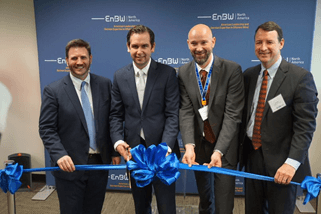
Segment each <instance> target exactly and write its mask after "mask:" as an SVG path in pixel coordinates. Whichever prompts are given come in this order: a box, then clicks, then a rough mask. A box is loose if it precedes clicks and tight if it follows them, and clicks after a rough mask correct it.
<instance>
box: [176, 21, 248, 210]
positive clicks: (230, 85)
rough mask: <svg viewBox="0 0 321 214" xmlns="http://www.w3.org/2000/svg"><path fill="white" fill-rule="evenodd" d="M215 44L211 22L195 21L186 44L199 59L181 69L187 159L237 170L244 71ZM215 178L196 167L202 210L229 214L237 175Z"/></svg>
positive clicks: (192, 161)
mask: <svg viewBox="0 0 321 214" xmlns="http://www.w3.org/2000/svg"><path fill="white" fill-rule="evenodd" d="M215 42H216V38H215V37H213V36H212V31H211V29H210V28H209V27H208V26H206V25H203V24H198V25H195V26H194V27H193V28H192V29H191V30H190V31H189V34H188V40H187V44H188V47H189V49H190V51H191V54H192V56H193V58H194V61H192V62H190V63H188V64H186V65H183V66H182V67H180V68H179V71H178V79H179V85H180V93H181V106H180V111H179V123H180V131H181V134H182V140H183V142H184V145H185V149H186V152H185V155H184V157H183V160H182V161H183V163H187V164H189V165H192V164H205V165H208V167H212V166H216V167H223V168H227V169H236V165H237V151H238V130H239V124H240V123H241V115H242V109H243V105H244V90H243V88H244V86H243V80H242V70H241V67H240V66H239V65H238V64H236V63H235V62H232V61H228V60H225V59H222V58H220V57H218V56H214V55H213V53H212V51H213V48H214V46H215ZM214 177H215V181H213V174H212V173H207V172H196V171H195V178H196V182H197V188H198V192H199V195H200V204H199V213H201V214H202V213H204V214H205V213H210V214H212V213H214V212H215V213H219V214H220V213H224V214H230V213H232V211H233V207H234V192H235V177H233V176H227V175H221V174H215V175H214ZM214 182H215V185H214ZM213 185H214V192H215V200H214V192H213ZM214 201H215V207H214Z"/></svg>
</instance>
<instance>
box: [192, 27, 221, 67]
mask: <svg viewBox="0 0 321 214" xmlns="http://www.w3.org/2000/svg"><path fill="white" fill-rule="evenodd" d="M215 42H216V39H215V37H212V31H211V29H210V28H209V27H208V26H206V25H203V24H199V25H196V26H194V27H193V28H192V29H191V30H190V32H189V34H188V40H187V44H188V48H189V50H190V51H191V54H192V56H193V58H194V60H195V62H196V63H197V64H198V65H199V66H201V67H202V68H205V67H206V66H207V65H208V63H209V62H210V61H211V53H212V51H213V48H214V46H215Z"/></svg>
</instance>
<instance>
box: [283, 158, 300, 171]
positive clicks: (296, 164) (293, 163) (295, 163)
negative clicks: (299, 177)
mask: <svg viewBox="0 0 321 214" xmlns="http://www.w3.org/2000/svg"><path fill="white" fill-rule="evenodd" d="M285 163H286V164H289V165H290V166H292V167H293V168H294V169H295V171H296V170H297V169H298V168H299V166H300V165H301V163H300V162H299V161H297V160H294V159H292V158H287V159H286V161H285Z"/></svg>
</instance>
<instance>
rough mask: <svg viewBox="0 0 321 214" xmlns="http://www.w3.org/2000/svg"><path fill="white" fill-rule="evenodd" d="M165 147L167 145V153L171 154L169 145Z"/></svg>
mask: <svg viewBox="0 0 321 214" xmlns="http://www.w3.org/2000/svg"><path fill="white" fill-rule="evenodd" d="M167 147H168V149H167V152H168V154H171V153H172V149H171V147H169V146H167Z"/></svg>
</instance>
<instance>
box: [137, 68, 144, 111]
mask: <svg viewBox="0 0 321 214" xmlns="http://www.w3.org/2000/svg"><path fill="white" fill-rule="evenodd" d="M144 92H145V80H144V72H143V71H142V70H139V76H138V83H137V93H138V99H139V104H140V108H141V109H142V108H143V100H144Z"/></svg>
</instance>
